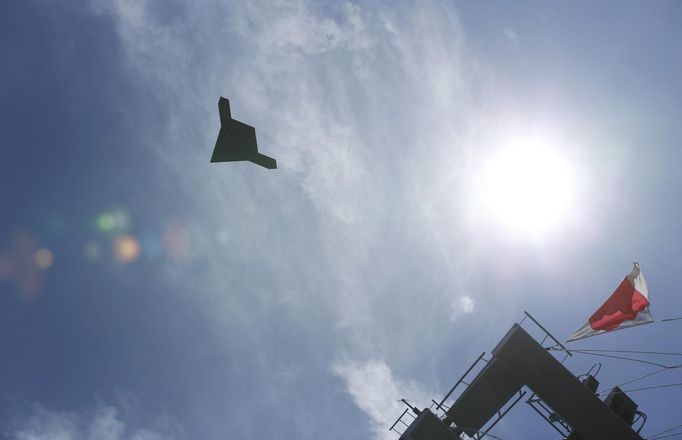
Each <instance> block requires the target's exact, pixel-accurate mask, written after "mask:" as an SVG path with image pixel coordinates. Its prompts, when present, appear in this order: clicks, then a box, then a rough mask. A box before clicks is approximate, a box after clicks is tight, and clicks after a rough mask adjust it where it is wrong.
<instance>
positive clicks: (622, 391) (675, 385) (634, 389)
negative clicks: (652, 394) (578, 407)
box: [597, 382, 682, 396]
mask: <svg viewBox="0 0 682 440" xmlns="http://www.w3.org/2000/svg"><path fill="white" fill-rule="evenodd" d="M679 386H682V382H677V383H670V384H666V385H652V386H650V387H642V388H632V389H629V390H620V392H621V393H634V392H635V391H644V390H653V389H656V388H670V387H679ZM610 392H611V391H610V390H609V391H601V392H599V393H597V395H598V396H602V395H604V394H608V393H610Z"/></svg>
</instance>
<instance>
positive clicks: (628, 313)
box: [566, 263, 654, 342]
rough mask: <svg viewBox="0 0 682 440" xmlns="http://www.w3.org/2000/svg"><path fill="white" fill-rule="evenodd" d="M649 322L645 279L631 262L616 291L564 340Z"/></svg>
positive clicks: (649, 314) (647, 291)
mask: <svg viewBox="0 0 682 440" xmlns="http://www.w3.org/2000/svg"><path fill="white" fill-rule="evenodd" d="M651 322H654V318H653V316H651V312H650V311H649V290H648V289H647V287H646V280H645V279H644V274H642V271H641V270H639V263H633V267H632V272H630V274H629V275H627V276H626V277H625V279H624V280H623V282H622V283H620V286H618V288H617V289H616V291H615V292H613V294H611V296H610V297H609V299H607V300H606V302H605V303H604V304H602V306H601V307H599V309H598V310H597V311H596V312H594V314H593V315H592V316H590V319H588V320H587V322H586V323H585V324H583V325H582V326H581V327H580V328H579V329H578V330H576V331H575V333H573V335H572V336H571V337H570V338H568V339H567V340H566V342H571V341H575V340H576V339H582V338H586V337H588V336H594V335H598V334H601V333H606V332H610V331H613V330H620V329H622V328H627V327H632V326H635V325H641V324H649V323H651Z"/></svg>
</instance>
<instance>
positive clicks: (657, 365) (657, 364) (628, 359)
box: [571, 350, 677, 369]
mask: <svg viewBox="0 0 682 440" xmlns="http://www.w3.org/2000/svg"><path fill="white" fill-rule="evenodd" d="M571 351H572V352H573V353H581V354H588V355H590V356H601V357H606V358H611V359H622V360H625V361H631V362H639V363H642V364H648V365H654V366H656V367H661V368H668V369H671V368H677V367H676V366H673V365H665V364H659V363H657V362H651V361H645V360H642V359H635V358H631V357H627V356H613V355H609V354H601V353H591V352H586V351H582V350H571Z"/></svg>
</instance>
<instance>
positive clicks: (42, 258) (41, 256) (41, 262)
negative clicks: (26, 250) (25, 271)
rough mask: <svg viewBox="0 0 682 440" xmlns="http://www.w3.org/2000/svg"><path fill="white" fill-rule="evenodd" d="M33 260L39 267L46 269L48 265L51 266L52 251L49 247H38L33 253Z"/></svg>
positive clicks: (52, 259)
mask: <svg viewBox="0 0 682 440" xmlns="http://www.w3.org/2000/svg"><path fill="white" fill-rule="evenodd" d="M33 261H35V263H36V266H38V267H39V268H41V269H47V268H48V267H50V266H52V262H53V261H54V256H53V255H52V251H50V250H49V249H47V248H40V249H38V250H37V251H36V252H35V254H33Z"/></svg>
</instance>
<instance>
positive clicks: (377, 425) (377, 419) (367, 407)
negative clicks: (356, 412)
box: [332, 360, 433, 440]
mask: <svg viewBox="0 0 682 440" xmlns="http://www.w3.org/2000/svg"><path fill="white" fill-rule="evenodd" d="M332 370H333V371H334V373H335V374H337V375H338V376H339V377H341V378H342V379H343V380H344V381H345V383H346V387H347V389H348V393H349V394H350V395H351V396H352V398H353V401H354V402H355V404H356V405H357V406H358V408H360V409H361V410H362V411H364V412H365V413H366V414H367V415H368V417H369V418H370V420H371V426H372V431H373V433H374V437H375V438H376V439H385V440H389V439H390V440H395V438H396V434H395V433H394V432H389V431H388V427H390V426H391V425H392V424H393V422H394V421H395V419H396V418H397V417H398V416H399V415H400V413H401V412H402V410H403V409H404V408H405V407H404V406H403V404H402V403H400V402H399V400H400V399H406V400H407V401H408V402H410V404H411V405H414V406H418V407H420V409H421V408H423V407H425V406H428V405H427V404H428V402H430V399H431V398H432V396H433V393H429V392H427V391H425V390H424V389H422V387H421V386H420V385H418V384H417V383H415V382H413V381H403V380H399V379H397V378H395V377H394V375H393V373H392V371H391V369H390V368H389V367H388V365H386V363H384V362H382V361H378V360H368V361H364V362H340V361H337V362H336V363H335V364H334V365H333V367H332ZM401 428H402V426H401Z"/></svg>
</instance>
